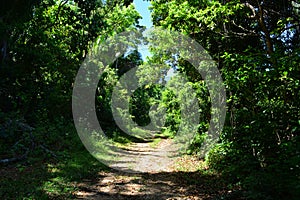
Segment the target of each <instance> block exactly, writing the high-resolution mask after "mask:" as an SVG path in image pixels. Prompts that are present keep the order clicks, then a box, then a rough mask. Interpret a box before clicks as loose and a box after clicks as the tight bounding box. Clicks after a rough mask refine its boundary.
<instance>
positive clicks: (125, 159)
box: [111, 139, 179, 173]
mask: <svg viewBox="0 0 300 200" xmlns="http://www.w3.org/2000/svg"><path fill="white" fill-rule="evenodd" d="M178 149H179V148H178V147H177V146H176V145H175V144H174V143H173V142H172V140H171V139H165V140H162V141H160V142H159V143H158V144H157V145H155V147H154V148H153V147H151V144H150V143H135V144H133V145H131V146H129V147H128V148H126V150H127V152H128V154H126V155H123V154H122V157H121V160H120V161H119V162H117V163H116V164H113V165H111V167H112V168H114V169H119V170H122V171H127V172H137V173H139V172H162V171H165V172H166V171H170V167H171V166H172V165H173V163H174V160H175V159H176V158H178V157H179V154H178Z"/></svg>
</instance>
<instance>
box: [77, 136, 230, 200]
mask: <svg viewBox="0 0 300 200" xmlns="http://www.w3.org/2000/svg"><path fill="white" fill-rule="evenodd" d="M172 144H173V143H172V140H169V139H163V140H161V141H160V142H159V143H158V144H157V145H155V147H153V145H150V144H149V143H136V144H134V145H131V146H130V147H128V148H127V150H128V152H129V153H128V155H127V156H124V157H123V158H122V161H124V162H120V163H119V164H117V165H115V166H113V167H114V168H115V169H116V168H118V169H122V170H123V171H119V170H115V169H113V170H111V171H110V172H99V174H98V175H97V176H95V179H94V180H84V181H82V182H81V183H79V184H77V187H78V188H79V189H80V190H79V191H77V192H76V193H75V194H74V195H75V196H76V198H77V199H103V200H108V199H112V200H114V199H116V200H117V199H141V200H142V199H151V200H152V199H153V200H160V199H165V200H177V199H215V198H216V197H218V196H220V194H224V193H227V191H226V190H225V189H224V186H223V184H222V183H221V182H219V181H218V178H217V177H216V176H211V175H203V173H200V172H197V169H199V168H200V167H202V168H203V162H202V161H200V160H198V159H196V158H195V157H190V156H185V157H176V156H175V157H174V155H176V153H177V151H178V149H177V148H176V147H175V146H174V145H172ZM130 162H132V165H131V166H129V167H128V163H130ZM128 171H131V173H130V172H128ZM132 172H135V173H132Z"/></svg>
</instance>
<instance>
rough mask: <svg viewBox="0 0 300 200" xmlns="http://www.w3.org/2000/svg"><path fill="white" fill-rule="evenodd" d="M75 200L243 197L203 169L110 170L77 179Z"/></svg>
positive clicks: (234, 199) (209, 199) (235, 199)
mask: <svg viewBox="0 0 300 200" xmlns="http://www.w3.org/2000/svg"><path fill="white" fill-rule="evenodd" d="M78 187H79V191H78V192H77V193H76V197H77V199H104V200H108V199H112V200H114V199H124V200H125V199H136V200H144V199H150V200H152V199H153V200H160V199H169V200H171V199H172V200H173V199H176V200H177V199H205V200H213V199H215V200H217V199H233V200H238V199H243V198H242V197H241V193H240V192H239V191H238V190H237V191H230V190H228V189H227V188H226V186H225V183H224V182H223V181H222V180H221V178H220V177H219V176H217V175H211V174H205V173H203V172H158V173H140V172H136V173H126V172H121V171H117V170H112V171H111V172H109V173H100V174H99V176H98V177H97V178H96V179H94V180H93V181H85V182H81V183H80V184H79V185H78Z"/></svg>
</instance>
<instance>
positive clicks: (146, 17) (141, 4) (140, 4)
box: [133, 0, 153, 60]
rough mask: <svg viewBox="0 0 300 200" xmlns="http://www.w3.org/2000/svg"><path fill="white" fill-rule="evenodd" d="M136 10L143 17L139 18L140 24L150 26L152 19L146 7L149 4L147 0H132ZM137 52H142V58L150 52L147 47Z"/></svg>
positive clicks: (144, 58)
mask: <svg viewBox="0 0 300 200" xmlns="http://www.w3.org/2000/svg"><path fill="white" fill-rule="evenodd" d="M133 3H134V5H135V8H136V10H137V11H138V12H139V13H140V15H141V16H142V17H143V18H142V19H140V20H139V22H140V25H142V26H146V28H151V27H152V25H153V24H152V21H151V13H150V10H149V9H148V8H149V6H150V5H151V4H150V2H149V1H143V0H134V1H133ZM139 52H140V53H141V54H142V59H143V60H146V57H147V56H150V55H151V54H150V52H149V51H148V49H147V48H146V49H139Z"/></svg>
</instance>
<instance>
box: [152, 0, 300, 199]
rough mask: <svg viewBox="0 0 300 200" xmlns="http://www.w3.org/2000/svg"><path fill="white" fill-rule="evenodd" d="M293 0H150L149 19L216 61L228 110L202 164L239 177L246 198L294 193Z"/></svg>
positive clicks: (296, 137) (295, 45)
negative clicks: (216, 141) (191, 40)
mask: <svg viewBox="0 0 300 200" xmlns="http://www.w3.org/2000/svg"><path fill="white" fill-rule="evenodd" d="M297 5H298V4H297V3H296V2H294V1H201V2H199V1H184V0H182V1H172V0H171V1H153V2H152V10H153V15H152V18H153V21H154V24H155V25H157V26H163V27H164V28H168V29H172V30H177V31H180V32H182V33H184V34H187V35H189V36H190V37H192V38H194V39H196V40H197V41H198V42H199V43H200V44H201V45H203V47H204V48H205V49H206V50H207V51H208V52H209V53H210V55H211V56H212V57H213V58H214V59H215V61H216V62H217V63H218V65H219V69H220V71H221V72H222V76H223V78H224V83H225V84H226V88H227V96H228V99H227V110H228V114H227V121H226V124H225V128H224V130H223V133H222V134H221V136H220V144H219V145H217V146H216V147H215V148H214V149H212V150H211V152H210V153H209V156H208V162H209V163H210V165H211V166H212V167H214V168H216V169H218V170H220V171H222V172H223V174H224V175H227V176H228V177H227V178H228V180H230V181H231V182H239V181H241V183H242V186H243V187H244V188H246V189H248V191H250V192H251V193H249V196H250V197H252V198H254V199H257V198H274V199H275V198H276V196H277V197H278V198H286V197H287V196H289V198H294V199H297V197H299V193H297V192H295V191H296V190H297V189H296V185H298V184H299V167H297V166H298V164H296V163H299V145H297V144H296V143H297V141H299V125H300V124H299V121H298V119H299V113H298V112H297V111H296V110H299V104H298V102H299V101H298V99H299V89H297V87H298V84H299V78H300V77H299V69H300V68H299V64H296V62H295V61H296V60H298V59H299V56H298V53H299V30H298V29H299V28H298V27H299V15H298V13H299V9H298V7H297ZM295 41H296V42H295ZM181 65H182V71H184V72H185V73H186V74H189V75H193V74H194V72H193V71H191V69H192V68H190V67H189V66H188V64H184V62H182V64H181ZM193 79H194V80H197V78H193ZM198 80H199V79H198ZM200 80H201V79H200ZM292 149H293V150H292ZM287 157H290V158H292V159H291V160H290V161H287V160H286V158H287ZM283 163H284V164H283ZM274 169H277V171H276V172H277V176H274V175H273V174H272V173H273V171H272V170H274ZM291 169H293V170H291ZM294 169H296V170H294ZM258 174H259V175H258ZM259 176H261V177H264V178H263V179H260V178H259ZM279 177H280V178H279ZM288 182H289V183H288ZM287 183H288V184H287ZM258 185H259V187H260V188H264V189H263V190H260V189H259V188H258V187H257V186H258ZM266 188H269V189H270V190H267V189H266ZM271 191H272V192H271ZM274 191H277V192H276V193H274Z"/></svg>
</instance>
